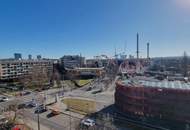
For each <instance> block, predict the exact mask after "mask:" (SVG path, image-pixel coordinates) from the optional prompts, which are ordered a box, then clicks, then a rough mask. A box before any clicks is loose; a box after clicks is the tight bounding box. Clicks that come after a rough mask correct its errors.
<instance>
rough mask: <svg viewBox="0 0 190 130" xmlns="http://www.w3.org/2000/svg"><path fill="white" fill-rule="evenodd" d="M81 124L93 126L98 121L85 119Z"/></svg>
mask: <svg viewBox="0 0 190 130" xmlns="http://www.w3.org/2000/svg"><path fill="white" fill-rule="evenodd" d="M81 124H82V125H85V126H88V127H91V126H94V125H95V124H96V123H95V121H94V120H93V119H89V118H88V119H84V120H82V121H81Z"/></svg>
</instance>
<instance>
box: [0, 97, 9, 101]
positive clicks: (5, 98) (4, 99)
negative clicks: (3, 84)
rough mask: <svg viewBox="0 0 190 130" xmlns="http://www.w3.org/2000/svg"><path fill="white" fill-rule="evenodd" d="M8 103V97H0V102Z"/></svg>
mask: <svg viewBox="0 0 190 130" xmlns="http://www.w3.org/2000/svg"><path fill="white" fill-rule="evenodd" d="M6 101H9V98H8V97H0V102H6Z"/></svg>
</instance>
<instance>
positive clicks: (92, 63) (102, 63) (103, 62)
mask: <svg viewBox="0 0 190 130" xmlns="http://www.w3.org/2000/svg"><path fill="white" fill-rule="evenodd" d="M109 60H110V59H87V60H86V66H87V67H95V68H96V67H97V68H98V67H106V66H107V65H108V62H109Z"/></svg>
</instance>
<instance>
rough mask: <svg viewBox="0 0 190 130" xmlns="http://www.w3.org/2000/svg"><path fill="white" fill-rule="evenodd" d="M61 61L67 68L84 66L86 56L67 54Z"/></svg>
mask: <svg viewBox="0 0 190 130" xmlns="http://www.w3.org/2000/svg"><path fill="white" fill-rule="evenodd" d="M60 61H61V64H62V65H64V67H65V68H76V67H82V66H84V64H85V58H84V57H82V56H79V55H65V56H63V57H62V58H61V59H60Z"/></svg>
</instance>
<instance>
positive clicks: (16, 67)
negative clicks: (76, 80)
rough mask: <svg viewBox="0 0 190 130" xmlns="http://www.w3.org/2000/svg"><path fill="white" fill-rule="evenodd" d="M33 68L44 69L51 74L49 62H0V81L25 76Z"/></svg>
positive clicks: (51, 67) (51, 66) (51, 63)
mask: <svg viewBox="0 0 190 130" xmlns="http://www.w3.org/2000/svg"><path fill="white" fill-rule="evenodd" d="M33 66H40V67H45V68H46V69H47V71H48V73H49V74H51V73H52V72H53V62H52V61H51V60H11V59H8V60H0V80H13V79H17V78H19V77H20V76H23V75H27V74H29V73H30V71H31V70H32V67H33Z"/></svg>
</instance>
